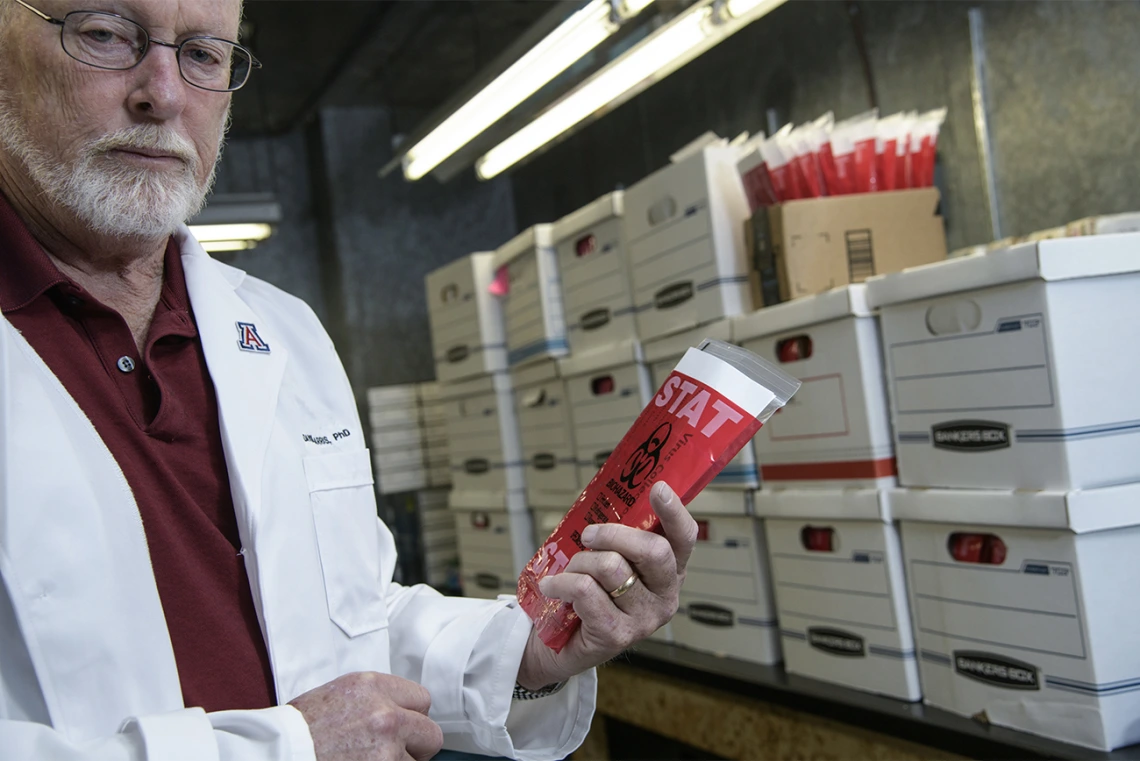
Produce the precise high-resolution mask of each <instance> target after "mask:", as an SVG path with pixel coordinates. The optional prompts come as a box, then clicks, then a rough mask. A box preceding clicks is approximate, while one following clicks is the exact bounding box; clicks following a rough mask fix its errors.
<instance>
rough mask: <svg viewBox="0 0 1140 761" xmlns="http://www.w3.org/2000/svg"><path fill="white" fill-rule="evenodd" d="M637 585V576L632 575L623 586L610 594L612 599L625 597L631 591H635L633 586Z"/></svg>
mask: <svg viewBox="0 0 1140 761" xmlns="http://www.w3.org/2000/svg"><path fill="white" fill-rule="evenodd" d="M636 583H637V574H636V573H631V574H630V575H629V578H628V579H626V580H625V581H623V582H622V584H621V586H620V587H618V588H617V589H615V590H614V591H612V592H610V597H612V598H614V599H615V600H616V599H617V598H619V597H621V596H622V595H624V594H625V593H626V592H628V591H629V590H631V589H633V585H634V584H636Z"/></svg>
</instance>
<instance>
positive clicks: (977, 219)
mask: <svg viewBox="0 0 1140 761" xmlns="http://www.w3.org/2000/svg"><path fill="white" fill-rule="evenodd" d="M977 5H980V7H981V8H982V11H983V18H984V23H985V35H986V36H985V40H986V45H985V52H986V55H987V58H988V62H989V73H988V77H987V85H988V87H989V89H990V108H991V112H990V118H991V124H992V134H993V138H994V149H995V167H996V175H997V181H998V190H999V193H998V195H999V199H1000V201H1001V216H1002V220H1003V226H1004V230H1003V232H1004V233H1005V234H1007V235H1009V234H1020V233H1027V232H1031V231H1033V230H1036V229H1041V228H1043V227H1048V226H1052V225H1057V224H1062V223H1064V222H1067V221H1070V220H1072V219H1076V218H1079V217H1082V216H1087V215H1090V214H1098V213H1110V212H1116V211H1123V210H1130V209H1140V183H1136V182H1134V181H1132V174H1133V165H1134V160H1133V158H1132V157H1133V156H1134V155H1135V153H1136V149H1137V147H1138V143H1140V131H1138V130H1136V129H1135V128H1134V125H1135V124H1136V123H1138V121H1140V101H1138V99H1137V98H1136V97H1135V96H1134V91H1135V84H1134V83H1135V82H1136V81H1138V80H1137V77H1138V75H1140V32H1138V30H1140V3H1138V2H1135V1H1134V0H1129V1H1128V2H1098V1H1096V0H1087V1H1084V2H1050V1H1046V2H1028V1H1025V2H985V3H980V4H977ZM969 7H970V4H968V3H960V2H949V1H947V2H926V1H922V0H917V1H915V0H910V1H907V2H864V3H863V4H862V8H863V24H864V28H865V34H866V42H867V50H868V58H869V60H870V64H871V69H872V74H873V78H874V80H875V83H876V86H877V91H878V100H879V107H880V111H881V113H883V114H887V113H891V112H894V111H898V110H902V109H912V108H913V109H920V110H921V109H929V108H935V107H938V106H943V105H945V106H948V107H949V109H950V114H949V118H948V122H947V124H946V125H945V126H944V128H943V133H942V137H941V144H940V152H941V159H940V167H939V173H938V184H939V186H940V187H941V188H942V191H943V196H944V198H943V210H942V211H943V215H944V216H945V217H946V222H947V235H948V243H949V245H950V247H951V249H953V248H957V247H960V246H964V245H968V244H973V243H979V242H984V241H988V240H990V238H991V234H990V229H991V228H990V220H989V210H988V207H987V204H986V200H985V195H984V180H983V176H982V173H981V169H980V162H979V157H978V149H977V139H976V133H975V131H974V123H973V111H972V103H971V90H970V80H971V75H972V64H971V57H970V35H969V25H968V21H967V10H968V9H969ZM869 105H870V100H869V95H868V89H867V86H866V84H865V79H864V76H863V71H862V64H861V61H860V57H859V55H858V48H857V46H856V43H855V36H854V34H853V32H852V25H851V21H850V18H849V16H848V7H847V4H846V3H843V2H836V1H834V0H828V1H825V2H804V1H795V0H794V1H793V2H790V3H788V4H787V5H785V6H783V7H781V8H779V9H778V10H776V11H775V12H774V13H772V14H771V15H770V16H768V17H766V18H764V19H761V20H760V21H759V22H757V23H755V24H753V25H752V26H750V27H748V28H747V29H745V30H743V31H741V32H740V33H738V34H737V35H736V36H734V37H733V38H731V39H729V40H728V41H726V42H724V43H722V44H721V45H720V46H718V47H717V48H714V49H713V50H711V51H710V52H708V53H706V54H705V55H704V56H702V57H701V58H699V59H697V60H696V61H693V62H692V63H690V64H689V65H688V66H686V67H685V68H683V69H681V70H680V71H678V72H676V73H674V74H673V75H672V76H671V77H669V78H668V79H667V80H665V81H663V82H661V83H658V84H657V85H655V86H654V87H652V88H650V89H649V90H647V91H646V92H644V93H642V94H641V95H640V96H638V97H637V98H635V99H633V100H632V101H630V102H629V103H627V104H625V105H623V106H622V107H620V108H618V109H616V110H615V111H614V112H613V113H611V114H609V115H607V116H605V117H604V118H602V119H601V120H599V121H598V122H596V123H594V124H593V125H590V126H589V127H587V128H585V129H584V130H582V131H581V132H579V133H578V134H576V135H574V136H573V137H571V138H569V139H568V140H566V141H565V142H563V143H561V144H559V145H557V146H554V147H553V148H551V149H550V150H549V151H547V152H546V153H545V154H543V155H542V156H539V157H537V158H535V159H534V160H532V161H531V162H530V163H529V164H527V165H525V166H523V167H521V168H519V169H518V170H516V171H515V172H514V173H513V183H514V193H515V203H516V209H517V216H518V223H519V226H520V228H522V227H526V226H528V225H531V224H534V223H536V222H545V221H551V220H554V219H557V218H558V217H560V216H562V215H563V214H566V213H568V212H571V211H573V210H574V209H576V208H578V207H580V206H582V205H584V204H585V203H588V202H589V201H591V200H593V199H594V198H596V197H597V196H599V195H602V194H603V193H606V192H608V191H609V190H612V189H613V188H614V187H615V186H616V185H626V186H628V185H630V184H632V183H634V182H636V181H637V180H639V179H640V178H642V177H644V176H645V175H646V174H648V173H650V172H652V171H653V170H655V169H657V168H660V167H661V166H663V165H664V164H665V163H666V162H667V161H668V156H669V154H670V153H671V152H673V151H675V150H676V149H677V148H678V147H680V146H681V145H683V144H685V143H686V142H688V141H689V140H691V139H692V138H694V137H696V136H698V135H699V134H701V133H702V132H704V131H705V130H708V129H711V130H714V131H716V132H718V133H719V134H721V135H725V136H733V135H735V134H737V133H738V132H740V131H743V130H749V131H753V132H754V131H757V130H761V129H764V128H765V127H766V116H765V115H766V111H767V109H769V108H774V109H776V110H777V112H778V115H779V117H780V119H781V120H784V121H787V120H792V121H796V122H801V121H805V120H807V119H811V118H814V117H816V116H818V115H819V114H821V113H823V112H824V111H827V110H834V111H835V113H836V116H837V117H839V118H842V117H845V116H849V115H852V114H854V113H857V112H859V111H862V110H865V109H866V108H867V107H868V106H869Z"/></svg>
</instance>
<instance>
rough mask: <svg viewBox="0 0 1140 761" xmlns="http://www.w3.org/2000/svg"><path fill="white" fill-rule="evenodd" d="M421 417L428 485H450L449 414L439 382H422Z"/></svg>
mask: <svg viewBox="0 0 1140 761" xmlns="http://www.w3.org/2000/svg"><path fill="white" fill-rule="evenodd" d="M420 417H421V420H422V425H423V434H424V461H425V464H426V467H427V481H428V486H431V487H440V486H449V485H450V484H451V465H450V460H449V459H448V452H447V424H446V422H445V421H446V419H447V416H446V414H445V409H444V403H443V399H442V398H440V395H439V384H438V383H421V384H420Z"/></svg>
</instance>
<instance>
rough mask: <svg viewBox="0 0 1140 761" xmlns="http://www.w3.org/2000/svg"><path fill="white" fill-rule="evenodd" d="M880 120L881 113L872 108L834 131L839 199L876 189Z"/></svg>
mask: <svg viewBox="0 0 1140 761" xmlns="http://www.w3.org/2000/svg"><path fill="white" fill-rule="evenodd" d="M878 118H879V112H878V109H874V108H873V109H871V110H870V111H867V112H865V113H862V114H859V115H858V116H853V117H851V118H850V119H846V120H844V121H842V122H839V123H838V124H836V125H835V128H834V129H833V130H832V131H831V152H832V155H833V156H834V157H835V175H836V185H837V187H838V188H839V192H838V193H837V195H847V194H849V193H870V192H871V191H873V190H875V189H876V188H877V186H878V182H877V180H878V171H877V167H876V166H875V141H876V137H875V125H876V123H877V122H878Z"/></svg>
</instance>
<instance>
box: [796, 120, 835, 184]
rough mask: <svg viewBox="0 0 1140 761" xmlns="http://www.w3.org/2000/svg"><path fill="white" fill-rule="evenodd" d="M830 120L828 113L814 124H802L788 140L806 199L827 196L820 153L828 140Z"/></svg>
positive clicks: (797, 175)
mask: <svg viewBox="0 0 1140 761" xmlns="http://www.w3.org/2000/svg"><path fill="white" fill-rule="evenodd" d="M829 119H831V114H830V113H827V114H825V115H824V116H822V117H820V118H819V119H817V120H816V121H814V122H808V123H806V124H801V125H800V126H799V127H796V128H795V129H794V130H792V132H791V134H790V135H788V138H787V143H788V146H789V147H790V149H791V151H792V154H793V156H794V164H795V169H796V177H797V180H798V181H799V183H800V185H801V187H802V188H803V190H804V193H805V195H804V197H805V198H822V197H823V196H825V195H827V187H826V185H825V184H824V180H823V170H822V168H821V166H820V160H819V151H820V148H821V147H822V146H823V144H824V143H825V142H827V140H828V131H829V129H830V123H829V121H828V120H829Z"/></svg>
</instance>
